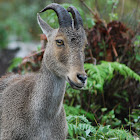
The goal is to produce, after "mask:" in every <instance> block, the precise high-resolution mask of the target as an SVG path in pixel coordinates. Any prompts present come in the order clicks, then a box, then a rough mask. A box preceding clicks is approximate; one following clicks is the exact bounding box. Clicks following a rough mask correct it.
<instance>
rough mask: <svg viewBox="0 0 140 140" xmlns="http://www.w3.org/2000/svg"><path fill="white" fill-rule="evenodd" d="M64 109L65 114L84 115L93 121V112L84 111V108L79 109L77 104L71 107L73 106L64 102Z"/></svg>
mask: <svg viewBox="0 0 140 140" xmlns="http://www.w3.org/2000/svg"><path fill="white" fill-rule="evenodd" d="M64 109H65V112H66V115H67V116H69V115H85V116H86V118H87V119H89V120H92V121H94V119H95V117H94V114H92V113H90V112H86V111H85V110H83V109H81V108H80V107H79V106H76V107H73V106H68V105H66V104H64Z"/></svg>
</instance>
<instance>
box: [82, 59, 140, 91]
mask: <svg viewBox="0 0 140 140" xmlns="http://www.w3.org/2000/svg"><path fill="white" fill-rule="evenodd" d="M84 67H85V70H86V71H87V74H88V77H89V78H88V82H87V87H86V90H89V91H90V92H92V93H95V92H97V91H100V92H103V86H104V83H105V82H106V81H108V82H110V81H111V79H112V78H113V77H114V72H118V73H119V74H120V75H122V76H124V78H125V79H126V78H128V77H130V78H134V79H135V80H137V81H139V82H140V76H139V75H138V74H136V73H135V72H134V71H132V70H131V69H130V68H129V67H127V66H126V65H124V64H120V63H118V62H105V61H102V62H101V64H100V65H96V66H95V65H93V64H85V65H84Z"/></svg>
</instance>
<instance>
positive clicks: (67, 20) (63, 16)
mask: <svg viewBox="0 0 140 140" xmlns="http://www.w3.org/2000/svg"><path fill="white" fill-rule="evenodd" d="M48 9H52V10H54V11H55V12H56V14H57V16H58V21H59V25H60V27H69V26H70V27H72V19H71V17H70V14H69V13H68V11H67V10H66V9H64V8H63V7H62V6H61V5H59V4H57V3H52V4H50V5H48V6H46V7H45V8H44V9H43V10H41V11H40V13H42V12H44V11H46V10H48Z"/></svg>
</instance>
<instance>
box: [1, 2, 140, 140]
mask: <svg viewBox="0 0 140 140" xmlns="http://www.w3.org/2000/svg"><path fill="white" fill-rule="evenodd" d="M52 2H55V3H59V4H62V6H64V7H65V8H67V7H69V6H70V5H73V6H75V7H76V8H77V9H78V11H79V12H80V14H81V16H82V19H83V22H84V28H85V31H86V33H87V38H88V47H87V48H86V50H85V54H86V62H85V63H86V65H85V69H86V71H87V73H88V77H89V78H88V85H87V88H85V89H84V90H83V91H77V90H73V89H71V88H70V86H69V85H67V91H66V95H65V102H64V103H65V108H66V110H67V111H66V113H67V116H69V115H72V116H74V115H82V114H85V117H86V118H87V119H88V121H90V122H91V123H89V122H86V121H85V120H84V118H80V117H79V118H80V119H81V120H82V119H83V122H84V121H85V123H86V124H88V126H89V124H91V125H92V126H97V128H96V130H100V131H98V132H100V135H98V138H101V137H100V136H104V139H108V138H114V137H113V136H114V135H115V136H116V135H117V136H116V137H117V138H118V139H121V138H120V137H119V135H121V136H122V133H121V132H118V131H116V133H117V134H116V133H115V132H113V131H112V130H111V129H115V128H118V129H121V130H124V129H125V130H126V131H129V132H130V135H133V136H134V137H135V138H138V137H139V135H140V76H139V75H140V0H46V1H45V0H0V77H1V76H2V75H4V74H5V73H6V72H11V71H12V72H16V73H17V72H18V73H20V74H24V73H27V72H35V71H38V69H39V68H40V64H41V60H42V56H43V52H44V49H45V44H46V43H47V38H46V37H45V36H44V35H43V34H42V32H41V30H40V28H39V26H38V24H37V20H36V15H37V12H39V11H40V10H41V9H43V8H44V7H45V6H46V5H48V4H50V3H52ZM41 17H42V18H43V19H44V20H45V21H46V22H47V23H48V24H49V25H51V26H52V27H53V28H58V27H59V25H58V19H57V16H56V14H55V12H54V11H53V10H48V11H46V12H45V13H42V14H41ZM93 64H94V65H93ZM95 64H96V66H95ZM71 119H72V118H71V117H69V118H68V122H69V124H70V125H71V129H70V127H69V137H70V138H71V139H72V138H73V139H74V138H75V139H80V137H83V138H85V139H88V138H90V136H93V135H94V133H95V131H96V130H95V131H93V129H90V128H91V127H90V128H89V127H86V128H84V129H82V128H81V127H80V124H79V126H76V128H75V121H74V119H77V117H74V118H73V121H74V122H73V121H71ZM76 123H77V122H76ZM98 124H100V126H102V127H99V126H98ZM110 128H111V129H110ZM88 130H90V131H88ZM83 131H84V132H83ZM126 131H125V132H126ZM80 132H81V133H80ZM98 132H97V131H96V133H98ZM107 132H110V133H108V135H107ZM125 132H124V131H123V133H124V135H125ZM111 133H112V134H113V136H112V135H111ZM114 133H115V134H114ZM127 136H128V133H127V132H126V135H125V136H122V139H127ZM134 137H131V138H132V139H134ZM117 138H116V139H117ZM131 138H130V137H129V139H131ZM93 139H94V138H93Z"/></svg>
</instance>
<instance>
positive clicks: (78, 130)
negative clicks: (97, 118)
mask: <svg viewBox="0 0 140 140" xmlns="http://www.w3.org/2000/svg"><path fill="white" fill-rule="evenodd" d="M67 122H68V132H69V136H68V139H69V140H70V139H71V140H74V139H75V140H98V139H101V140H134V137H133V136H132V135H131V134H130V133H129V132H127V131H126V130H124V129H111V128H110V126H109V125H107V126H102V125H100V126H97V127H94V126H92V125H91V123H90V122H89V121H88V120H87V119H86V118H85V117H84V116H71V115H70V116H68V117H67ZM68 139H67V140H68Z"/></svg>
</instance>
